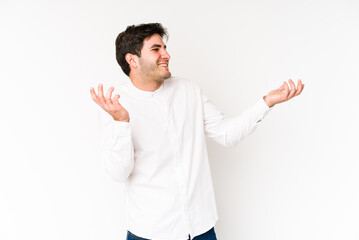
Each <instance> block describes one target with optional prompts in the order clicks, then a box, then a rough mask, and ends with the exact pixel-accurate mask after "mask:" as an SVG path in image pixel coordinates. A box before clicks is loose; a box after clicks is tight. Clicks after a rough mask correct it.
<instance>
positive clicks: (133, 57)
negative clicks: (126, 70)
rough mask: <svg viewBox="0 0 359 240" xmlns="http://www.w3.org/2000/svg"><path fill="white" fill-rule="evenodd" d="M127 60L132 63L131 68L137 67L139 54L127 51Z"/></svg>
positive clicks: (129, 63)
mask: <svg viewBox="0 0 359 240" xmlns="http://www.w3.org/2000/svg"><path fill="white" fill-rule="evenodd" d="M125 59H126V62H127V63H128V65H130V68H137V66H138V64H137V56H136V55H134V54H131V53H127V54H126V56H125Z"/></svg>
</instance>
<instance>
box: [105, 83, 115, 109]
mask: <svg viewBox="0 0 359 240" xmlns="http://www.w3.org/2000/svg"><path fill="white" fill-rule="evenodd" d="M113 90H114V87H110V89H108V91H107V94H106V98H105V100H106V104H107V105H112V99H111V96H112V92H113Z"/></svg>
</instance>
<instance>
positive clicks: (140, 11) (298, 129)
mask: <svg viewBox="0 0 359 240" xmlns="http://www.w3.org/2000/svg"><path fill="white" fill-rule="evenodd" d="M147 22H161V23H162V24H163V25H164V26H165V27H167V29H168V31H169V34H170V38H169V41H168V42H167V45H168V51H169V53H170V54H171V57H172V59H171V62H170V69H171V71H172V74H173V75H176V76H182V77H186V78H190V79H193V80H194V81H195V82H197V83H198V84H199V85H200V87H201V88H202V89H203V91H204V92H205V93H206V94H207V96H208V97H210V99H211V100H212V102H214V103H215V104H216V105H217V106H218V107H219V108H220V109H222V110H223V112H224V113H225V114H226V115H228V116H235V115H237V114H239V113H240V112H241V111H242V110H244V109H245V108H246V107H248V106H250V105H252V104H254V103H255V102H256V101H257V99H258V98H260V97H261V96H263V95H265V94H266V93H267V92H268V91H270V90H272V89H274V88H277V87H279V86H280V85H281V84H282V82H283V81H286V80H288V79H289V78H292V79H293V80H295V81H297V80H298V79H299V78H300V79H302V80H303V82H304V83H305V89H304V91H303V93H302V95H301V96H299V97H297V98H294V99H293V100H291V101H290V102H287V103H284V104H280V105H277V106H275V107H274V109H273V110H272V111H271V113H270V114H269V115H268V116H267V117H266V119H265V120H264V121H263V122H262V124H261V126H260V127H259V128H258V129H257V131H256V132H255V133H254V134H252V135H251V136H249V137H248V138H247V139H246V140H244V141H243V142H242V143H241V144H240V145H239V146H238V147H236V148H230V149H227V148H224V147H222V146H220V145H218V144H217V143H215V142H213V141H211V140H209V141H208V148H209V156H210V163H211V169H212V174H213V181H214V187H215V193H216V199H217V206H218V211H219V216H220V219H219V221H218V223H217V225H216V232H217V236H218V239H219V240H231V239H245V240H262V239H266V240H288V239H290V240H297V239H298V240H299V239H345V240H354V239H359V228H358V226H359V204H358V203H359V174H358V173H359V164H358V160H359V157H358V154H357V150H358V134H359V127H358V122H359V111H358V97H357V96H356V95H357V92H358V87H359V84H358V82H359V70H358V69H359V44H358V43H359V33H358V31H359V2H358V1H355V0H341V1H332V0H326V1H324V0H323V1H319V0H300V1H299V0H297V1H285V0H274V1H264V0H262V1H260V0H256V1H253V0H242V1H228V0H222V1H204V0H203V1H194V0H192V1H176V2H171V1H141V0H137V1H129V0H127V1H115V0H101V1H85V0H83V1H81V0H71V1H38V0H37V1H25V0H23V1H10V0H1V1H0V27H1V28H0V29H1V37H0V80H1V85H0V92H1V93H0V104H1V118H0V147H1V152H0V154H1V155H0V158H1V161H0V239H3V240H13V239H16V240H20V239H21V240H22V239H36V240H45V239H46V240H47V239H52V240H58V239H62V240H75V239H76V240H78V239H86V240H95V239H96V240H97V239H108V240H111V239H113V240H115V239H116V240H117V239H125V234H126V229H125V226H124V224H125V217H124V216H125V207H124V191H123V190H124V189H123V185H122V184H120V183H116V182H114V181H112V180H111V179H110V178H109V177H108V176H107V175H106V173H105V171H104V169H103V168H102V164H101V162H100V158H99V156H100V149H99V141H98V136H99V130H98V124H97V111H98V106H97V105H96V104H95V103H93V102H92V99H91V97H90V93H89V89H90V87H91V86H93V87H94V86H97V84H98V83H100V82H102V83H104V84H105V88H108V87H109V86H111V85H115V84H116V83H118V82H119V81H126V80H127V79H126V78H127V77H126V76H125V75H124V74H123V73H122V71H121V69H120V67H119V66H118V65H117V63H116V60H115V51H114V41H115V38H116V36H117V34H118V33H119V32H121V31H123V30H124V29H125V28H126V26H127V25H131V24H138V23H147Z"/></svg>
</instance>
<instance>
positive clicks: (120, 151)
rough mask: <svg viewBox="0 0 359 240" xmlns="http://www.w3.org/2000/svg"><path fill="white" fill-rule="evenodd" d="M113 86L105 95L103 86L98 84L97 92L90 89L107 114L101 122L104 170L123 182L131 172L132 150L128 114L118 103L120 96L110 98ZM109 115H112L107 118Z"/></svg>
mask: <svg viewBox="0 0 359 240" xmlns="http://www.w3.org/2000/svg"><path fill="white" fill-rule="evenodd" d="M113 90H114V88H113V87H111V88H110V89H109V90H108V91H107V94H106V96H104V94H103V86H102V84H100V85H99V86H98V94H96V92H95V90H94V89H93V88H91V89H90V93H91V96H92V99H93V100H94V101H95V102H96V103H97V104H98V105H99V106H100V107H101V108H102V109H103V110H105V111H106V112H107V113H108V114H109V115H106V116H104V117H103V118H101V119H103V120H104V121H102V123H101V126H102V128H101V137H102V144H103V147H102V153H103V154H102V159H103V162H104V164H105V169H106V171H107V172H108V173H109V174H110V175H111V177H112V178H114V179H115V180H116V181H119V182H124V181H126V179H127V178H128V176H129V175H130V174H131V172H132V169H133V165H134V150H133V143H132V137H131V125H130V123H129V121H130V116H129V113H128V111H127V110H126V109H125V108H124V107H122V105H121V104H120V103H119V101H118V100H119V98H120V96H119V95H118V94H117V95H115V96H114V97H113V98H112V92H113ZM109 116H111V117H112V119H111V118H109Z"/></svg>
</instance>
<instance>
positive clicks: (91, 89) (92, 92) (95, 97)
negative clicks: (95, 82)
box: [90, 87, 97, 102]
mask: <svg viewBox="0 0 359 240" xmlns="http://www.w3.org/2000/svg"><path fill="white" fill-rule="evenodd" d="M90 93H91V97H92V99H93V100H94V101H95V102H97V94H96V92H95V90H94V89H93V87H91V88H90Z"/></svg>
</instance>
